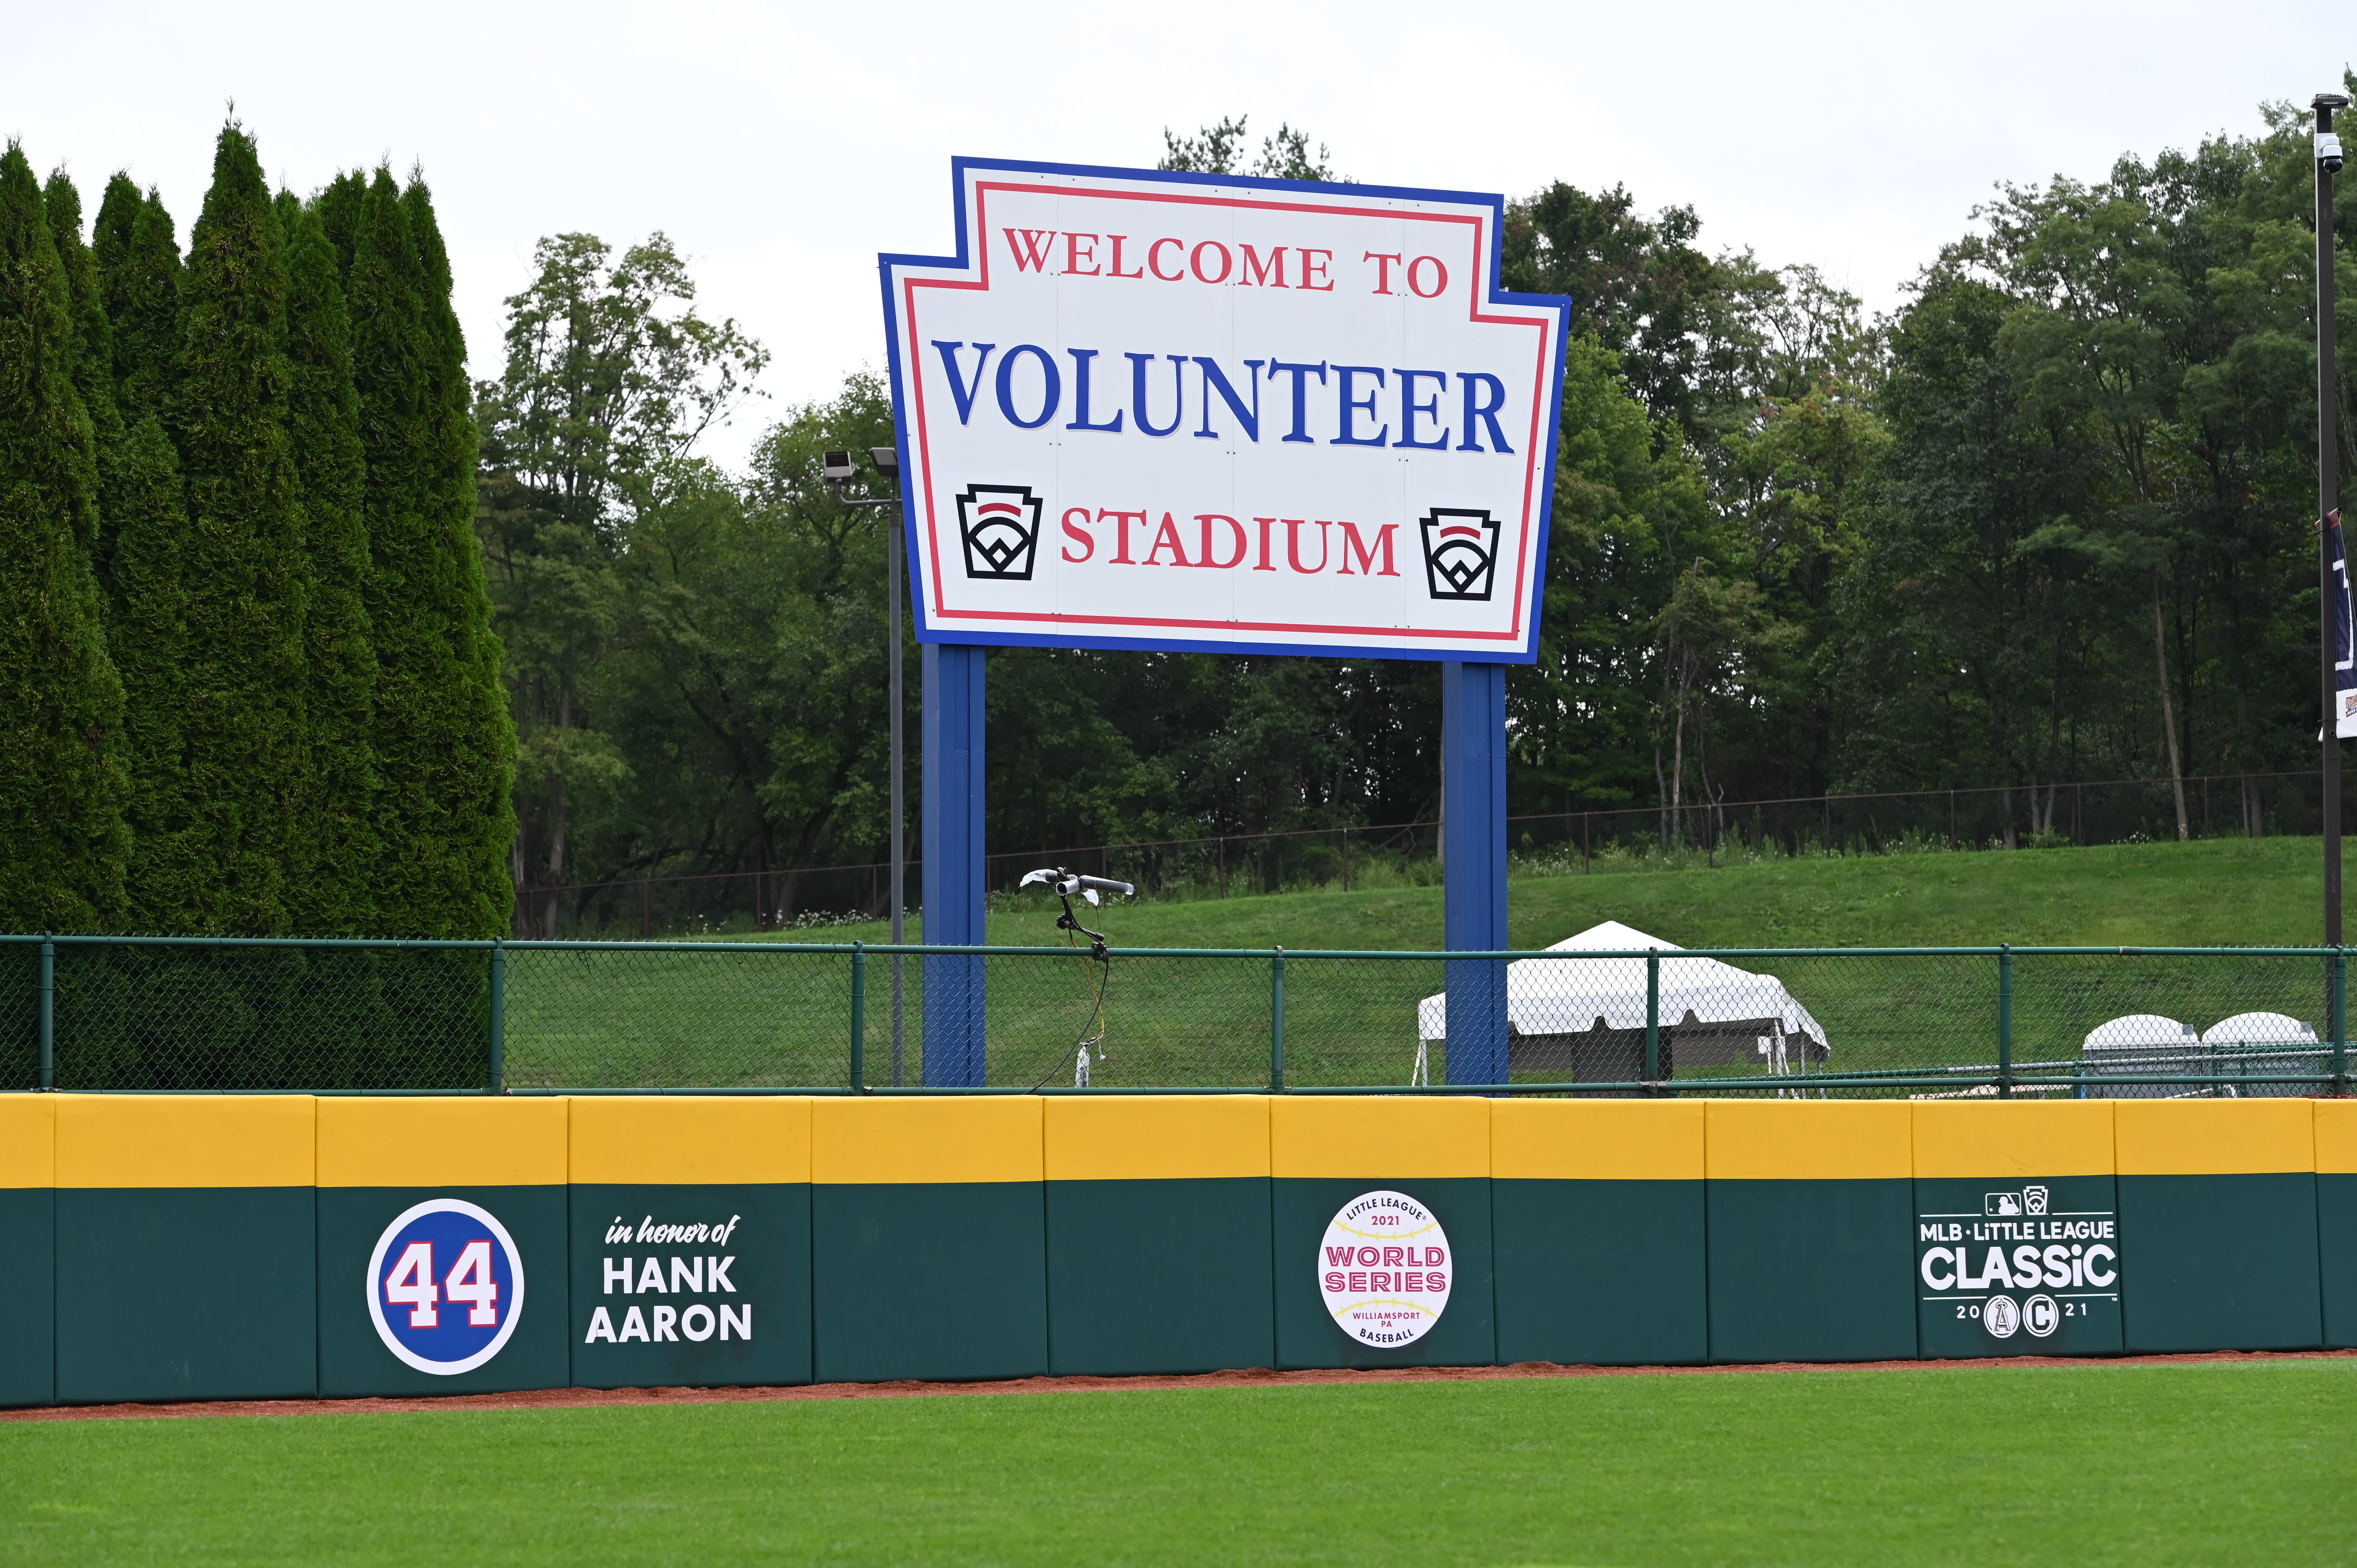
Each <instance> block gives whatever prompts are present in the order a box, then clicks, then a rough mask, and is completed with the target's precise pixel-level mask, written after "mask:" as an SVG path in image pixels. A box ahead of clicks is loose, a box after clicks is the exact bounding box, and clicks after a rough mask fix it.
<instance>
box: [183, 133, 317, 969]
mask: <svg viewBox="0 0 2357 1568" xmlns="http://www.w3.org/2000/svg"><path fill="white" fill-rule="evenodd" d="M188 238H189V244H188V272H187V275H186V277H185V279H184V280H183V284H182V289H181V295H182V298H183V301H184V305H185V309H186V330H187V338H186V349H185V357H184V360H183V365H182V369H183V374H184V380H183V381H182V382H181V386H180V399H179V410H178V413H179V417H178V425H179V431H180V440H181V453H182V461H183V463H184V465H185V467H186V471H187V478H188V514H189V528H188V533H187V535H186V537H185V541H184V544H185V548H184V550H183V553H182V557H181V581H182V583H183V584H184V585H186V587H187V606H188V608H187V628H188V629H187V639H186V643H185V645H184V650H183V655H182V664H183V680H184V692H185V701H184V703H183V705H182V709H181V727H182V739H183V744H184V746H185V748H186V755H187V757H188V783H189V791H188V807H189V815H190V831H191V832H192V834H193V835H194V839H195V842H194V844H193V845H192V847H193V848H194V849H196V850H197V852H198V853H199V854H201V855H202V857H203V859H204V862H205V864H206V865H208V866H209V867H210V872H211V880H210V886H207V887H206V888H205V889H204V890H203V897H202V900H201V902H200V903H199V905H197V906H196V907H193V908H181V909H170V910H158V911H156V916H157V918H162V919H165V920H166V921H167V922H168V925H167V929H175V930H194V931H237V932H274V931H280V930H285V929H287V925H288V893H289V889H288V887H287V870H288V861H289V857H290V854H291V853H292V852H293V851H294V850H295V849H296V835H295V832H294V822H293V820H292V815H293V812H294V811H295V810H296V804H297V802H298V800H300V798H301V794H300V792H301V790H302V789H303V780H304V776H305V773H306V771H307V767H308V764H309V760H310V758H309V744H308V736H307V731H306V726H305V712H306V708H307V702H306V697H307V691H306V686H307V672H306V668H305V660H304V645H303V638H304V612H305V607H306V599H307V591H308V583H307V572H306V569H305V568H306V556H305V552H304V548H303V544H304V541H303V529H302V517H301V511H300V509H299V508H298V506H297V504H296V470H295V460H294V453H293V450H292V447H291V444H290V443H289V441H288V439H287V419H288V414H289V394H290V381H291V373H290V370H289V367H288V364H287V359H286V293H287V287H286V271H285V261H284V257H283V255H282V252H281V241H280V236H279V232H278V220H277V216H276V214H275V213H274V211H273V209H272V207H271V201H270V193H269V190H268V188H266V187H265V185H264V182H263V177H262V166H261V160H260V158H259V157H258V156H256V154H255V151H254V145H253V141H252V139H251V138H249V137H248V136H247V135H246V134H245V133H244V132H243V131H242V129H240V128H239V127H238V126H236V125H235V124H231V125H229V126H226V127H224V128H223V129H222V131H221V139H220V142H219V143H218V145H217V146H216V149H215V153H214V158H213V183H212V188H211V189H210V191H208V192H207V193H206V197H205V208H204V215H203V216H202V217H201V218H199V220H197V224H196V227H195V229H194V230H193V231H191V232H190V234H189V237H188Z"/></svg>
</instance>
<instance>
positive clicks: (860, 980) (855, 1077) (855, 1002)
mask: <svg viewBox="0 0 2357 1568" xmlns="http://www.w3.org/2000/svg"><path fill="white" fill-rule="evenodd" d="M851 1092H852V1093H854V1094H865V1093H866V1092H867V944H866V943H865V942H854V943H852V944H851Z"/></svg>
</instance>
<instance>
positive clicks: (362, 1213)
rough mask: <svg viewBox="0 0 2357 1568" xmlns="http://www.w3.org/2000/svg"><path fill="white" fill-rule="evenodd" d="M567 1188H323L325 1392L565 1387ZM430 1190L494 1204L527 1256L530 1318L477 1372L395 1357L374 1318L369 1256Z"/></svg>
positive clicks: (436, 1194) (321, 1331)
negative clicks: (424, 1366)
mask: <svg viewBox="0 0 2357 1568" xmlns="http://www.w3.org/2000/svg"><path fill="white" fill-rule="evenodd" d="M429 1197H458V1198H464V1199H466V1200H467V1201H468V1202H469V1203H472V1204H477V1205H479V1206H480V1207H481V1208H486V1209H489V1210H490V1212H491V1213H492V1214H494V1215H496V1216H497V1217H498V1218H499V1221H500V1224H501V1225H503V1226H505V1227H506V1228H507V1232H508V1234H509V1235H510V1236H511V1237H512V1238H514V1240H515V1244H516V1251H518V1252H520V1253H521V1254H522V1260H523V1279H524V1294H523V1316H522V1317H520V1318H518V1319H517V1321H516V1326H515V1332H514V1334H513V1335H512V1336H511V1337H510V1338H509V1340H508V1342H507V1344H506V1345H505V1346H504V1347H503V1348H501V1349H500V1353H499V1354H498V1355H497V1356H494V1357H493V1358H492V1359H490V1360H489V1361H486V1362H484V1363H483V1364H482V1365H481V1366H479V1367H477V1368H476V1369H473V1370H472V1371H468V1372H457V1373H452V1374H448V1375H444V1374H441V1373H436V1372H423V1371H420V1370H418V1369H416V1368H414V1367H412V1366H409V1365H407V1364H405V1363H404V1362H402V1361H400V1360H397V1359H394V1357H393V1352H391V1351H390V1350H388V1349H386V1348H385V1347H384V1341H383V1340H382V1338H380V1337H378V1336H377V1331H376V1326H375V1324H374V1323H373V1322H371V1320H370V1317H369V1309H368V1301H369V1292H370V1288H371V1281H370V1279H369V1254H370V1253H371V1251H374V1250H375V1247H376V1242H377V1238H378V1236H379V1235H381V1234H382V1232H383V1230H384V1228H385V1227H386V1226H388V1225H390V1224H392V1223H393V1220H394V1219H396V1218H398V1217H399V1216H400V1214H401V1213H402V1211H403V1210H404V1209H406V1208H410V1207H411V1206H412V1205H413V1204H418V1203H423V1202H424V1201H425V1200H426V1199H427V1198H429ZM567 1272H568V1271H567V1268H566V1258H565V1188H564V1187H554V1186H551V1187H321V1188H320V1189H319V1391H320V1392H321V1393H322V1394H324V1395H328V1396H329V1397H331V1398H343V1397H350V1396H358V1395H366V1394H375V1395H396V1394H398V1395H410V1394H473V1393H504V1392H508V1391H513V1390H517V1389H555V1388H563V1387H564V1386H565V1383H566V1381H567V1380H569V1378H570V1375H571V1371H572V1363H571V1359H570V1358H569V1357H568V1355H567V1354H566V1352H567V1350H568V1349H569V1348H570V1347H568V1346H567V1345H566V1343H565V1341H566V1339H567V1338H568V1337H569V1336H568V1334H567V1333H566V1328H567V1326H568V1319H569V1313H568V1310H567V1301H566V1298H567V1296H568V1294H570V1293H569V1291H568V1288H567V1286H568V1283H569V1282H568V1280H567V1278H566V1274H567Z"/></svg>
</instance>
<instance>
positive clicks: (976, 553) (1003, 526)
mask: <svg viewBox="0 0 2357 1568" xmlns="http://www.w3.org/2000/svg"><path fill="white" fill-rule="evenodd" d="M1043 504H1045V503H1043V502H1042V501H1041V500H1040V499H1039V497H1037V496H1035V495H1033V494H1032V493H1031V487H1030V486H1028V485H969V486H967V487H966V489H965V492H964V493H963V495H961V496H959V497H958V499H957V509H958V533H959V536H960V537H961V538H962V539H963V541H964V542H965V575H967V576H969V577H988V578H995V579H996V580H998V581H1000V582H1008V583H1028V582H1029V581H1030V580H1031V563H1032V559H1033V557H1034V555H1035V554H1036V553H1037V552H1038V550H1039V509H1040V507H1041V506H1042V505H1043Z"/></svg>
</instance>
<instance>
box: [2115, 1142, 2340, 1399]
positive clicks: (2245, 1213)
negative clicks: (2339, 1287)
mask: <svg viewBox="0 0 2357 1568" xmlns="http://www.w3.org/2000/svg"><path fill="white" fill-rule="evenodd" d="M2114 1115H2115V1122H2114V1128H2115V1144H2116V1155H2115V1158H2116V1160H2117V1169H2118V1173H2119V1186H2120V1230H2121V1234H2122V1236H2123V1237H2124V1238H2125V1239H2126V1240H2127V1242H2128V1244H2129V1245H2130V1246H2132V1247H2133V1248H2134V1255H2133V1258H2132V1259H2131V1260H2130V1261H2128V1262H2126V1265H2125V1272H2126V1280H2127V1288H2126V1292H2125V1297H2124V1303H2123V1305H2124V1307H2125V1311H2126V1330H2127V1348H2128V1349H2129V1350H2131V1351H2134V1352H2136V1353H2138V1354H2158V1353H2162V1352H2168V1351H2177V1350H2305V1349H2311V1348H2316V1347H2319V1346H2320V1345H2322V1344H2323V1342H2324V1322H2323V1310H2322V1288H2323V1282H2322V1279H2321V1277H2320V1271H2319V1257H2318V1237H2317V1208H2316V1111H2315V1107H2314V1104H2313V1103H2312V1102H2311V1101H2305V1100H2226V1101H2198V1100H2124V1101H2119V1102H2118V1103H2117V1104H2116V1105H2115V1107H2114Z"/></svg>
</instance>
